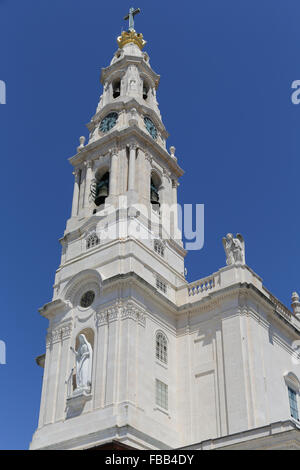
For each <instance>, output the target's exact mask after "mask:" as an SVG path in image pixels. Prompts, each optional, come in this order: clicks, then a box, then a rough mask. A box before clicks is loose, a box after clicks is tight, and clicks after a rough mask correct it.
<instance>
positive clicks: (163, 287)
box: [156, 278, 167, 294]
mask: <svg viewBox="0 0 300 470" xmlns="http://www.w3.org/2000/svg"><path fill="white" fill-rule="evenodd" d="M156 287H157V289H159V290H161V291H162V292H163V293H164V294H165V293H166V292H167V285H166V284H165V283H164V282H163V281H161V280H160V279H159V278H156Z"/></svg>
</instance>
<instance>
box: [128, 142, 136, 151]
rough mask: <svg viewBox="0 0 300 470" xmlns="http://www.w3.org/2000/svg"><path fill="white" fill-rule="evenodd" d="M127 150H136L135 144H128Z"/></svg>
mask: <svg viewBox="0 0 300 470" xmlns="http://www.w3.org/2000/svg"><path fill="white" fill-rule="evenodd" d="M128 147H129V150H136V149H137V148H138V144H137V143H136V142H130V143H129V144H128Z"/></svg>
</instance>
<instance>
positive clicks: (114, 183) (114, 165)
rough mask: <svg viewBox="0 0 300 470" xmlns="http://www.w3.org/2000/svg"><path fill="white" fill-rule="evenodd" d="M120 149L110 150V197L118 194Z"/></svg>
mask: <svg viewBox="0 0 300 470" xmlns="http://www.w3.org/2000/svg"><path fill="white" fill-rule="evenodd" d="M118 153H119V151H118V148H117V147H114V148H112V149H111V150H110V177H109V195H110V196H116V195H117V194H118Z"/></svg>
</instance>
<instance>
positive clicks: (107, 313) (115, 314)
mask: <svg viewBox="0 0 300 470" xmlns="http://www.w3.org/2000/svg"><path fill="white" fill-rule="evenodd" d="M118 318H119V307H118V305H113V306H111V307H108V308H106V309H105V310H102V311H100V312H98V313H96V326H102V325H107V324H108V323H110V322H113V321H116V320H118Z"/></svg>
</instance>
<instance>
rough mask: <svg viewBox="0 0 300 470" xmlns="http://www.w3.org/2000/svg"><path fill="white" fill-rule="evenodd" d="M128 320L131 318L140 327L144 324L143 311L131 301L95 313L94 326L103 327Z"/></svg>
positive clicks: (144, 316)
mask: <svg viewBox="0 0 300 470" xmlns="http://www.w3.org/2000/svg"><path fill="white" fill-rule="evenodd" d="M128 318H131V319H132V320H134V321H136V322H138V323H139V324H140V325H142V326H145V324H146V314H145V311H144V310H143V309H142V308H141V307H139V306H138V305H136V304H134V303H133V302H132V301H127V302H125V303H120V304H116V305H113V306H111V307H108V308H106V309H104V310H102V311H100V312H98V313H96V326H97V327H98V326H103V325H107V324H108V323H110V322H113V321H116V320H119V319H120V320H127V319H128Z"/></svg>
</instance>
